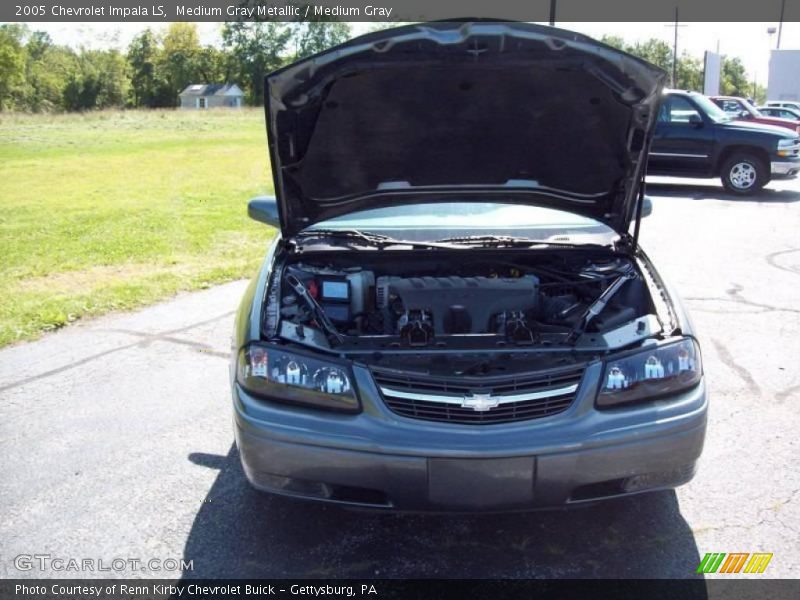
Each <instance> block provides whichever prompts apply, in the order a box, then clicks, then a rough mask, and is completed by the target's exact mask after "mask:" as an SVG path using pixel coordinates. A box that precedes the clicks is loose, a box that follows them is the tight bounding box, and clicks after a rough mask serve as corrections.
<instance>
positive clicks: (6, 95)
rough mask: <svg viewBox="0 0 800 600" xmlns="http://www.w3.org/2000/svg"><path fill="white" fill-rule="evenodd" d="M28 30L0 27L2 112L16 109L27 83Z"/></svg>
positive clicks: (0, 98)
mask: <svg viewBox="0 0 800 600" xmlns="http://www.w3.org/2000/svg"><path fill="white" fill-rule="evenodd" d="M25 33H26V28H25V27H24V26H21V25H17V24H5V25H0V111H3V110H8V109H11V108H14V107H15V105H16V99H17V97H18V96H19V94H20V93H21V92H22V89H23V86H24V83H25V66H26V65H25V57H26V52H25V46H24V45H23V37H24V35H25Z"/></svg>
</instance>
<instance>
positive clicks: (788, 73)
mask: <svg viewBox="0 0 800 600" xmlns="http://www.w3.org/2000/svg"><path fill="white" fill-rule="evenodd" d="M767 100H773V101H777V100H796V101H797V100H800V50H773V51H772V53H771V54H770V57H769V83H768V84H767Z"/></svg>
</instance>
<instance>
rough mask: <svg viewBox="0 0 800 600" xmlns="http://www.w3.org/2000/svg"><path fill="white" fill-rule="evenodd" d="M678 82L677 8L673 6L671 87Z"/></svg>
mask: <svg viewBox="0 0 800 600" xmlns="http://www.w3.org/2000/svg"><path fill="white" fill-rule="evenodd" d="M677 80H678V7H677V5H676V6H675V41H674V42H673V43H672V87H675V82H676V81H677Z"/></svg>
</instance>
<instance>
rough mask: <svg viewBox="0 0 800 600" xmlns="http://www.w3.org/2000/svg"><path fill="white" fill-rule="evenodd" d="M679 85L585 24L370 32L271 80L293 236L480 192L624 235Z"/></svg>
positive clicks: (430, 26) (459, 25)
mask: <svg viewBox="0 0 800 600" xmlns="http://www.w3.org/2000/svg"><path fill="white" fill-rule="evenodd" d="M665 80H666V73H664V71H662V70H661V69H659V68H657V67H655V66H653V65H651V64H649V63H647V62H645V61H642V60H641V59H638V58H636V57H634V56H631V55H629V54H626V53H624V52H621V51H619V50H616V49H614V48H612V47H610V46H606V45H604V44H601V43H599V42H597V41H595V40H592V39H591V38H588V37H586V36H584V35H581V34H577V33H573V32H570V31H565V30H560V29H555V28H552V27H545V26H538V25H531V24H527V23H515V22H512V23H509V22H499V21H462V22H436V23H426V24H420V25H411V26H406V27H399V28H396V29H387V30H385V31H379V32H376V33H372V34H368V35H364V36H361V37H358V38H355V39H353V40H351V41H349V42H347V43H345V44H342V45H340V46H337V47H335V48H332V49H331V50H329V51H326V52H323V53H321V54H317V55H315V56H312V57H310V58H308V59H305V60H302V61H299V62H296V63H294V64H292V65H289V66H287V67H284V68H282V69H280V70H278V71H275V72H273V73H271V74H269V75H268V76H267V77H266V81H265V83H266V106H265V109H266V116H267V133H268V138H269V149H270V157H271V160H272V172H273V177H274V180H275V193H276V197H277V201H278V211H279V215H280V222H281V229H282V232H283V234H284V236H291V235H293V234H295V233H297V232H298V231H300V230H302V229H304V228H306V227H308V226H310V225H313V224H314V223H318V222H320V221H323V220H326V219H330V218H332V217H336V216H339V215H343V214H346V213H351V212H354V211H359V210H364V209H369V208H378V207H383V206H392V205H398V204H418V203H422V202H436V201H439V202H441V201H442V200H458V201H469V200H475V201H481V202H487V201H496V202H511V203H521V204H532V205H542V206H550V207H554V208H557V209H560V210H567V211H571V212H573V213H577V214H580V215H583V216H588V217H591V218H594V219H596V220H598V221H601V222H604V223H606V224H608V225H609V226H611V227H612V228H614V229H615V230H616V231H617V232H618V233H620V234H624V233H625V232H627V230H628V228H629V226H630V222H631V220H632V218H633V216H634V213H635V212H636V211H635V207H636V199H637V195H638V192H639V189H640V185H641V181H642V178H643V175H644V169H645V166H646V165H645V162H646V156H647V150H648V146H649V143H650V138H651V135H652V131H653V128H654V127H653V126H654V123H655V119H656V115H657V112H658V110H657V109H658V103H659V101H660V98H661V90H662V88H663V86H664V82H665Z"/></svg>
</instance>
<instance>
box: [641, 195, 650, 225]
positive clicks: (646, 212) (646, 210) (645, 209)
mask: <svg viewBox="0 0 800 600" xmlns="http://www.w3.org/2000/svg"><path fill="white" fill-rule="evenodd" d="M652 214H653V201H652V200H651V199H650V196H645V197H644V198H643V199H642V218H643V219H644V218H645V217H649V216H650V215H652Z"/></svg>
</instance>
